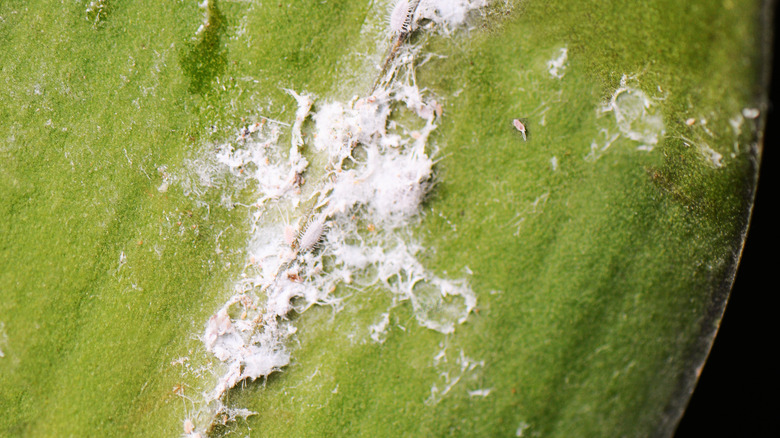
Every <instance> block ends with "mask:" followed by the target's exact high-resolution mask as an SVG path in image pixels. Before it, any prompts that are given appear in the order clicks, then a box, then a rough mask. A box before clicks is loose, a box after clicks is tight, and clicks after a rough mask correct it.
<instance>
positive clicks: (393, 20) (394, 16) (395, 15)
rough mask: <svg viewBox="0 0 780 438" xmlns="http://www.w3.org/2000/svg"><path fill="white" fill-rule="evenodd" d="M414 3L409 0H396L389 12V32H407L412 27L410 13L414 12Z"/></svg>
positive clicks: (398, 33)
mask: <svg viewBox="0 0 780 438" xmlns="http://www.w3.org/2000/svg"><path fill="white" fill-rule="evenodd" d="M414 3H417V2H416V1H414V0H412V4H410V3H409V0H398V2H396V4H395V6H394V7H393V12H391V13H390V32H391V33H393V34H394V35H400V34H405V33H409V31H410V30H411V27H412V15H413V14H414V10H413V9H414V8H413V6H414Z"/></svg>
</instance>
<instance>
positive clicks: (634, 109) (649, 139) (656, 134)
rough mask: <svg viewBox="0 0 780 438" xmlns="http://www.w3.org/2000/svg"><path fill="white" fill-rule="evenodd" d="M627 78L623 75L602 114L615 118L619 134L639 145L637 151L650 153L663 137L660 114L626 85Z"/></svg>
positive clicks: (662, 122) (649, 100)
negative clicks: (609, 114)
mask: <svg viewBox="0 0 780 438" xmlns="http://www.w3.org/2000/svg"><path fill="white" fill-rule="evenodd" d="M627 81H628V77H627V76H625V75H623V78H622V79H621V80H620V87H618V89H617V90H615V93H614V94H613V95H612V97H611V98H610V100H609V102H608V103H607V104H606V105H605V106H603V107H602V108H601V112H602V113H609V112H611V113H612V114H613V115H614V116H615V122H616V123H617V126H618V129H619V130H620V133H621V134H622V135H623V136H625V137H627V138H629V139H631V140H633V141H635V142H638V143H640V144H639V146H637V149H639V150H645V151H651V150H653V148H654V147H655V146H656V145H657V144H658V142H659V140H660V138H661V137H662V136H663V135H664V120H663V117H661V115H660V114H655V113H654V112H653V111H651V108H652V106H653V101H652V100H651V99H650V98H649V97H648V96H647V94H645V93H644V92H643V91H642V90H640V89H638V88H632V87H629V86H628V85H627Z"/></svg>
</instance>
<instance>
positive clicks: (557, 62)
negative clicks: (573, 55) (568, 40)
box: [547, 47, 569, 79]
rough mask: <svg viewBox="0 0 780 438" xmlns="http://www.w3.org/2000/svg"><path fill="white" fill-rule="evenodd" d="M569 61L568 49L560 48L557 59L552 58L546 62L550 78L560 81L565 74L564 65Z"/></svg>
mask: <svg viewBox="0 0 780 438" xmlns="http://www.w3.org/2000/svg"><path fill="white" fill-rule="evenodd" d="M568 61H569V49H567V48H566V47H564V48H562V49H561V50H560V52H559V53H558V57H557V58H553V59H551V60H549V61H547V71H548V72H550V76H552V77H554V78H556V79H562V78H563V76H564V75H565V74H566V71H565V70H566V63H567V62H568Z"/></svg>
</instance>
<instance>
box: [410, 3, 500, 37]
mask: <svg viewBox="0 0 780 438" xmlns="http://www.w3.org/2000/svg"><path fill="white" fill-rule="evenodd" d="M487 4H488V1H487V0H421V1H420V5H419V6H418V7H417V12H416V14H415V19H416V20H415V21H418V20H420V19H427V20H431V21H433V22H435V23H437V24H441V25H443V26H444V27H445V28H446V29H448V30H452V29H454V28H456V27H458V26H460V25H461V24H463V23H464V22H465V21H466V18H467V17H468V13H469V12H470V11H472V10H474V9H479V8H483V7H485V6H487Z"/></svg>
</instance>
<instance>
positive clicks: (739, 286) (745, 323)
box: [675, 17, 780, 438]
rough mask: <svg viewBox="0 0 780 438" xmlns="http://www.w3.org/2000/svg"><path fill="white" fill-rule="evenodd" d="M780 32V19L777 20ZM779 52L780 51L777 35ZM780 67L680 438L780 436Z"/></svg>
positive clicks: (773, 80) (774, 73)
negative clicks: (732, 264)
mask: <svg viewBox="0 0 780 438" xmlns="http://www.w3.org/2000/svg"><path fill="white" fill-rule="evenodd" d="M775 29H776V30H777V17H775ZM774 41H775V43H774V47H776V48H777V47H780V46H778V36H777V34H775V37H774ZM778 67H780V66H778V62H777V59H776V57H775V60H774V65H773V77H772V83H773V84H772V87H771V95H770V110H769V113H768V121H767V130H766V137H765V142H764V155H763V157H762V162H761V169H760V172H759V181H758V190H757V192H756V203H755V207H754V210H753V217H752V220H751V224H750V228H749V230H748V236H747V241H746V243H745V248H744V252H743V253H742V262H741V263H740V266H739V269H738V271H737V277H736V280H735V282H734V288H733V289H732V291H731V298H730V299H729V303H728V306H727V307H726V313H725V315H724V317H723V321H722V324H721V327H720V331H719V332H718V336H717V337H716V338H715V344H714V345H713V348H712V351H711V352H710V357H709V359H708V360H707V363H706V365H705V367H704V370H703V371H702V374H701V378H700V379H699V384H698V385H697V387H696V390H695V391H694V393H693V397H692V398H691V401H690V404H689V405H688V409H687V410H686V412H685V415H684V416H683V418H682V420H681V421H680V425H679V426H678V428H677V433H676V434H675V438H690V437H702V436H706V437H715V438H717V437H750V438H753V437H756V438H761V437H773V438H776V437H780V384H779V382H780V379H778V375H779V374H780V360H779V359H778V358H777V357H776V355H777V353H780V339H778V334H780V330H778V323H780V308H779V307H778V306H777V304H778V299H777V297H778V292H780V283H779V282H778V276H779V275H780V257H778V255H777V254H778V253H777V251H778V248H777V246H776V245H777V239H776V237H777V232H776V230H777V226H778V223H777V219H776V218H777V216H776V215H775V214H774V211H775V210H774V208H776V207H779V206H778V202H777V200H778V197H777V192H776V190H775V189H776V187H777V174H776V173H777V171H778V170H777V169H778V167H777V166H778V164H777V154H778V151H777V149H776V148H775V146H776V145H777V144H778V135H780V132H778V129H777V128H778V126H777V125H778V123H779V122H780V121H779V120H778V110H780V108H778V105H780V98H778V91H780V90H779V89H780V83H779V82H778V77H779V76H780V75H778Z"/></svg>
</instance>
